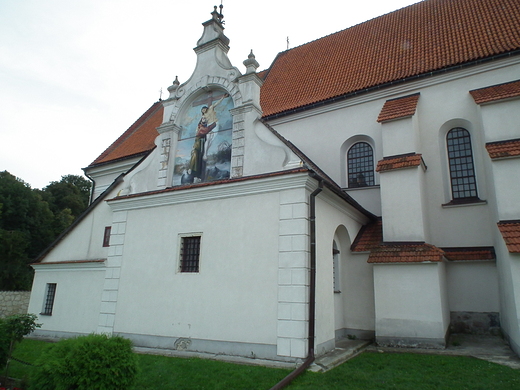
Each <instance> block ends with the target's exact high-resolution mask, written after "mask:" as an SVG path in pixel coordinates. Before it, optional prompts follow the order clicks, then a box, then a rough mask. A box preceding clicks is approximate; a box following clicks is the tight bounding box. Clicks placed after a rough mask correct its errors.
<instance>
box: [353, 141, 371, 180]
mask: <svg viewBox="0 0 520 390" xmlns="http://www.w3.org/2000/svg"><path fill="white" fill-rule="evenodd" d="M347 166H348V186H349V188H355V187H368V186H373V185H374V184H375V183H374V152H373V150H372V147H371V146H370V145H369V144H368V143H366V142H358V143H355V144H354V145H352V147H351V148H350V149H349V151H348V153H347Z"/></svg>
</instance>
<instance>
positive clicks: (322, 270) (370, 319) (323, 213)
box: [316, 190, 374, 352]
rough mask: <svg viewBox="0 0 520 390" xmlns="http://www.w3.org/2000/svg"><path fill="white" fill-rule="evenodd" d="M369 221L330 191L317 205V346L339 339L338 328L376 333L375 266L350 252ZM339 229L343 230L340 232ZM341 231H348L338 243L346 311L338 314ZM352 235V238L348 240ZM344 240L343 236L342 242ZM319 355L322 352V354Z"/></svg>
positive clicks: (342, 292) (342, 297)
mask: <svg viewBox="0 0 520 390" xmlns="http://www.w3.org/2000/svg"><path fill="white" fill-rule="evenodd" d="M367 222H368V220H367V218H366V217H364V216H362V215H360V214H359V213H352V212H349V211H348V209H347V207H345V205H344V204H342V203H341V202H338V201H337V200H335V199H334V197H333V195H331V194H330V193H329V192H328V191H327V190H324V191H323V192H322V193H320V194H319V195H318V197H317V202H316V224H317V225H316V240H317V241H316V257H317V258H316V263H317V265H316V267H317V274H316V278H317V291H316V345H320V344H322V343H325V342H327V341H330V340H334V339H335V331H336V329H338V327H337V326H342V327H351V328H356V329H362V330H373V329H374V311H373V299H370V298H371V297H373V278H372V274H371V266H370V265H369V264H367V263H365V262H363V263H360V262H359V261H358V260H359V256H353V255H352V254H351V252H350V248H349V247H350V241H352V240H353V239H354V238H355V237H356V235H357V233H358V231H359V229H360V228H361V226H362V225H363V224H364V223H367ZM338 227H339V229H338ZM337 229H338V230H345V234H344V235H343V240H339V242H337V244H338V246H339V247H340V251H341V263H340V272H341V277H342V280H341V283H342V286H341V293H340V296H341V298H340V300H341V301H342V303H341V304H342V306H343V310H341V311H338V312H336V310H335V300H336V301H337V300H338V299H336V297H335V295H338V294H335V293H334V289H333V269H332V266H333V261H332V245H333V240H334V237H335V235H336V233H337ZM347 235H348V236H347ZM339 238H341V235H340V236H339V237H338V239H339ZM318 352H319V351H318Z"/></svg>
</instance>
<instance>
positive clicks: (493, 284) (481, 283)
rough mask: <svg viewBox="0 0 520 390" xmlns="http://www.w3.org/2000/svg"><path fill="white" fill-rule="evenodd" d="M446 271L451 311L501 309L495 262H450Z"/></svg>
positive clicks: (492, 310)
mask: <svg viewBox="0 0 520 390" xmlns="http://www.w3.org/2000/svg"><path fill="white" fill-rule="evenodd" d="M446 271H447V275H446V277H447V282H448V296H449V306H450V311H473V312H498V311H499V310H500V306H499V302H500V300H499V296H498V275H497V269H496V265H495V263H494V262H474V261H472V262H462V261H461V262H449V263H447V265H446Z"/></svg>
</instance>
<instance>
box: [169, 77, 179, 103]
mask: <svg viewBox="0 0 520 390" xmlns="http://www.w3.org/2000/svg"><path fill="white" fill-rule="evenodd" d="M180 84H181V83H179V79H178V77H177V76H175V80H173V83H172V85H170V86H169V87H168V92H170V98H171V97H173V96H174V94H175V91H176V90H177V88H179V85H180Z"/></svg>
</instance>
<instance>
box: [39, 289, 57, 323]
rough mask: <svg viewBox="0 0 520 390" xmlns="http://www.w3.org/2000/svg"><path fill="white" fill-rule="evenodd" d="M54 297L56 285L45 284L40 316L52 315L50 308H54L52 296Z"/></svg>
mask: <svg viewBox="0 0 520 390" xmlns="http://www.w3.org/2000/svg"><path fill="white" fill-rule="evenodd" d="M55 295H56V283H47V287H46V289H45V300H44V301H43V310H42V312H41V313H40V314H42V315H46V316H50V315H52V307H53V306H54V296H55Z"/></svg>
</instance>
